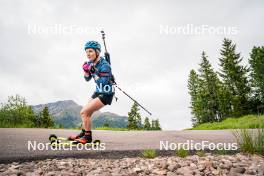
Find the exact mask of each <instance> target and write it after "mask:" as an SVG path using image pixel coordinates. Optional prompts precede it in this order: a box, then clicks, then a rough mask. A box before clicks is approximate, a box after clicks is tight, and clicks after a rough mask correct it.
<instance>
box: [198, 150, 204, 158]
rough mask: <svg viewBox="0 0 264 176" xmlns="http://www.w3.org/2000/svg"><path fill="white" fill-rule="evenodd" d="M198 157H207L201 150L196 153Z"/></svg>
mask: <svg viewBox="0 0 264 176" xmlns="http://www.w3.org/2000/svg"><path fill="white" fill-rule="evenodd" d="M196 155H198V156H199V157H203V156H204V155H205V152H204V151H203V150H199V151H197V152H196Z"/></svg>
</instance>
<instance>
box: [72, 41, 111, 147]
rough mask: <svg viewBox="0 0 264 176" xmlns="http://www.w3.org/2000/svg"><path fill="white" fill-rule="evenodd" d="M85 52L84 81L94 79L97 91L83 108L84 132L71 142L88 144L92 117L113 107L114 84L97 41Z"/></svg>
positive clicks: (108, 66) (90, 139)
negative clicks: (104, 108)
mask: <svg viewBox="0 0 264 176" xmlns="http://www.w3.org/2000/svg"><path fill="white" fill-rule="evenodd" d="M84 50H85V52H86V54H87V57H88V59H89V61H88V62H85V63H84V64H83V70H84V79H85V80H86V81H90V80H91V79H92V78H93V79H94V81H95V83H96V90H95V92H94V93H93V95H92V97H91V99H90V100H89V101H88V103H87V104H86V105H85V106H84V107H83V108H82V110H81V112H80V115H81V117H82V130H81V132H80V134H78V135H73V136H70V137H69V139H70V140H75V141H77V142H79V143H82V144H86V143H90V142H92V131H91V116H92V114H93V112H95V111H97V110H99V109H101V108H102V107H104V106H105V105H111V103H112V99H113V96H114V94H115V93H114V88H113V86H112V85H113V83H112V82H111V78H112V76H113V75H112V71H111V66H110V64H109V63H108V62H107V61H106V60H105V58H103V57H100V52H101V46H100V44H99V43H98V42H96V41H89V42H87V43H86V44H85V46H84Z"/></svg>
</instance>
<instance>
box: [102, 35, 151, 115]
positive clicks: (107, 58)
mask: <svg viewBox="0 0 264 176" xmlns="http://www.w3.org/2000/svg"><path fill="white" fill-rule="evenodd" d="M101 34H102V39H103V42H104V48H105V58H106V60H107V61H108V63H109V64H110V65H111V61H110V54H109V53H108V52H107V49H106V43H105V33H104V31H103V30H102V31H101ZM113 83H114V85H115V86H116V87H117V88H118V89H119V90H120V91H121V92H123V93H124V94H125V95H126V96H127V97H128V98H130V99H131V100H132V101H134V102H135V103H136V104H137V105H138V106H140V107H141V108H142V109H143V110H145V111H146V112H147V113H148V114H149V115H151V112H149V111H148V110H147V109H146V108H144V107H143V106H142V105H141V104H140V103H138V101H137V100H135V99H134V98H132V97H131V96H130V95H128V94H127V93H126V92H125V91H123V90H122V89H121V88H120V87H119V86H118V85H117V84H116V82H115V79H113Z"/></svg>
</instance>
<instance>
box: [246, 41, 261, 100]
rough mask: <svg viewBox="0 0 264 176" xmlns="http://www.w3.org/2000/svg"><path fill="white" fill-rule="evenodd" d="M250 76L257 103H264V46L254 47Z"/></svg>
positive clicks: (251, 55)
mask: <svg viewBox="0 0 264 176" xmlns="http://www.w3.org/2000/svg"><path fill="white" fill-rule="evenodd" d="M249 63H250V71H251V72H250V76H251V83H252V87H253V91H254V92H253V93H254V96H255V99H256V101H258V100H259V101H260V102H262V103H264V46H262V47H255V46H254V47H253V49H252V51H251V53H250V59H249Z"/></svg>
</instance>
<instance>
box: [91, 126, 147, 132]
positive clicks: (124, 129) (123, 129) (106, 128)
mask: <svg viewBox="0 0 264 176" xmlns="http://www.w3.org/2000/svg"><path fill="white" fill-rule="evenodd" d="M94 130H111V131H144V129H133V130H130V129H127V128H113V127H97V128H94Z"/></svg>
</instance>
